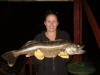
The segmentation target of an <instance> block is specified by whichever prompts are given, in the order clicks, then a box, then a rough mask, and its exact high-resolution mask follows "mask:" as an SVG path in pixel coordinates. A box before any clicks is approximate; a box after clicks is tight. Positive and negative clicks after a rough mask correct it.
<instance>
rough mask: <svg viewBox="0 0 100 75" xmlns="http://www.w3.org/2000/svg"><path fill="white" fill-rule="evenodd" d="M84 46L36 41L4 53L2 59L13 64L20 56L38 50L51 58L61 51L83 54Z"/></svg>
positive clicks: (64, 42) (65, 42)
mask: <svg viewBox="0 0 100 75" xmlns="http://www.w3.org/2000/svg"><path fill="white" fill-rule="evenodd" d="M83 48H84V45H79V44H74V43H72V42H69V41H67V40H55V41H38V42H36V41H35V42H34V41H33V42H32V43H31V44H29V45H27V46H25V47H24V48H21V49H19V50H12V51H9V52H6V53H4V54H3V55H2V57H3V58H4V59H5V60H6V61H7V62H8V65H9V64H13V65H14V64H15V62H16V59H17V58H18V56H20V55H27V54H28V53H30V52H32V53H33V54H34V52H35V51H36V50H37V49H39V50H40V51H41V52H42V53H43V54H44V56H45V57H47V58H52V57H53V56H54V55H58V53H60V52H61V51H65V52H67V53H68V54H69V55H75V54H83V53H84V52H85V51H84V50H82V49H83Z"/></svg>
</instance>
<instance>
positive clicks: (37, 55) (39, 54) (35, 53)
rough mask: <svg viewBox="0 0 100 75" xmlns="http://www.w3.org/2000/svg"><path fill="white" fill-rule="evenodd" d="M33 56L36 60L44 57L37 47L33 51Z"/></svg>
mask: <svg viewBox="0 0 100 75" xmlns="http://www.w3.org/2000/svg"><path fill="white" fill-rule="evenodd" d="M34 56H35V57H36V58H37V59H38V60H43V59H44V54H43V53H42V52H41V51H40V50H39V49H37V50H36V51H35V52H34Z"/></svg>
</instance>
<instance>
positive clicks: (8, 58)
mask: <svg viewBox="0 0 100 75" xmlns="http://www.w3.org/2000/svg"><path fill="white" fill-rule="evenodd" d="M15 53H16V51H9V52H6V53H4V54H2V58H3V59H5V60H6V61H7V62H8V65H9V67H13V66H14V64H15V62H16V59H17V57H18V55H15Z"/></svg>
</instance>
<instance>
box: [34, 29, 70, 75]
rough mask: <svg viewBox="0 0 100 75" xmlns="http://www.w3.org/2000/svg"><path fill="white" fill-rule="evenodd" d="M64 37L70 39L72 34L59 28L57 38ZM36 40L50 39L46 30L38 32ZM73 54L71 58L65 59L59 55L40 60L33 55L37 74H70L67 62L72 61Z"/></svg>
mask: <svg viewBox="0 0 100 75" xmlns="http://www.w3.org/2000/svg"><path fill="white" fill-rule="evenodd" d="M57 39H64V40H70V36H69V34H68V33H67V32H65V31H60V30H57V34H56V40H57ZM34 40H36V41H49V39H48V38H47V37H46V36H45V31H43V32H41V33H40V34H38V35H37V36H36V37H35V38H34ZM71 58H72V57H71V56H70V58H69V59H63V58H61V57H59V56H57V57H55V58H46V57H45V58H44V59H43V60H38V59H36V58H35V57H34V56H33V57H32V59H33V62H34V63H35V67H36V75H68V73H67V63H68V62H70V61H71Z"/></svg>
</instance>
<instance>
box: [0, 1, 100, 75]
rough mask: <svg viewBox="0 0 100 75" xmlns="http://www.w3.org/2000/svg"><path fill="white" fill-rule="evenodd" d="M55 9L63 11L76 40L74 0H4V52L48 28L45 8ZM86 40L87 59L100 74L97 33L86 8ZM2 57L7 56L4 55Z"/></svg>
mask: <svg viewBox="0 0 100 75" xmlns="http://www.w3.org/2000/svg"><path fill="white" fill-rule="evenodd" d="M88 3H89V5H90V7H91V9H92V11H93V14H94V16H95V18H96V20H97V23H98V24H99V28H100V11H99V9H100V8H99V2H98V1H97V0H88ZM48 9H55V10H56V11H58V12H59V18H60V25H59V27H58V28H60V29H61V30H66V31H68V33H69V34H70V36H71V39H72V41H73V26H74V25H73V2H0V55H1V54H2V53H4V52H7V51H10V50H13V49H14V50H15V49H19V48H20V47H21V46H22V45H23V44H24V43H26V42H27V41H29V40H32V39H33V38H34V37H35V36H36V35H37V34H38V33H40V32H41V31H43V30H44V29H45V26H44V24H43V20H44V15H45V11H46V10H48ZM82 38H83V44H85V45H86V46H85V50H86V51H87V53H86V54H85V55H84V59H85V60H86V61H91V62H93V64H94V65H95V67H96V69H97V71H96V73H95V75H97V74H98V75H99V74H100V72H99V67H100V65H99V63H100V62H99V57H100V50H99V48H98V45H97V42H96V40H95V36H94V34H93V31H92V29H91V27H90V24H89V22H88V20H87V16H86V14H85V11H84V10H83V37H82ZM0 60H3V59H2V58H0Z"/></svg>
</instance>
